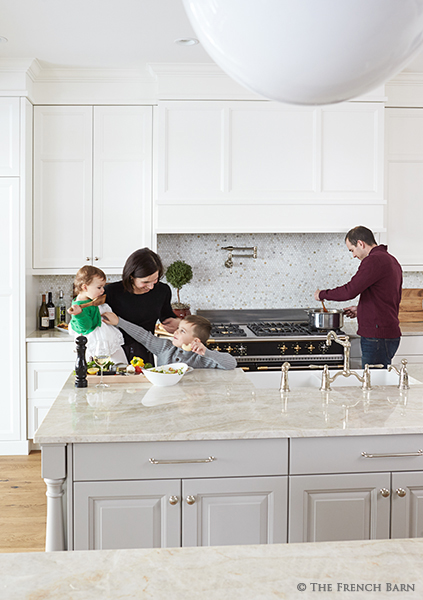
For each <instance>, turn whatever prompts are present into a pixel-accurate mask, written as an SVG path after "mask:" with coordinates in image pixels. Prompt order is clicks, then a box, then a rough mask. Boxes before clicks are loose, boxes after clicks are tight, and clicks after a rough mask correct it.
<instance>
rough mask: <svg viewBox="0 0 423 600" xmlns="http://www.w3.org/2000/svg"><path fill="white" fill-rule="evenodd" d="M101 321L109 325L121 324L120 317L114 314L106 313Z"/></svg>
mask: <svg viewBox="0 0 423 600" xmlns="http://www.w3.org/2000/svg"><path fill="white" fill-rule="evenodd" d="M101 320H102V321H103V322H104V323H107V325H117V324H118V323H119V317H118V316H117V315H115V313H112V312H105V313H103V314H102V315H101Z"/></svg>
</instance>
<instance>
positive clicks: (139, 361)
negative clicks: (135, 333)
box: [131, 356, 144, 367]
mask: <svg viewBox="0 0 423 600" xmlns="http://www.w3.org/2000/svg"><path fill="white" fill-rule="evenodd" d="M131 365H132V366H133V367H143V366H144V361H143V359H142V358H140V357H139V356H134V358H133V359H132V360H131Z"/></svg>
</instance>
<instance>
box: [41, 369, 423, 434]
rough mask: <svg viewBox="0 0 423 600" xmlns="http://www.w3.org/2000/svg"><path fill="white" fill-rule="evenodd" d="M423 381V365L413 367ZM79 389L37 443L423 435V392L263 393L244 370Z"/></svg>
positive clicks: (68, 395)
mask: <svg viewBox="0 0 423 600" xmlns="http://www.w3.org/2000/svg"><path fill="white" fill-rule="evenodd" d="M409 374H410V376H413V377H415V378H416V379H418V380H419V381H423V365H409ZM90 385H92V386H93V387H88V388H85V389H76V388H75V387H74V378H73V376H70V377H69V379H68V381H67V383H66V384H65V386H64V387H63V389H62V390H61V392H60V393H59V395H58V397H57V399H56V400H55V402H54V403H53V405H52V407H51V409H50V410H49V412H48V414H47V416H46V417H45V419H44V421H43V422H42V424H41V426H40V427H39V429H38V430H37V432H36V434H35V436H34V441H35V442H36V443H72V442H88V443H90V442H125V441H127V442H130V441H172V440H221V439H255V438H287V437H324V436H349V435H373V434H376V435H384V434H385V435H386V434H404V433H407V434H408V433H423V384H421V383H419V384H416V385H411V386H410V389H409V390H406V391H400V390H399V389H398V388H397V387H396V386H393V385H392V386H375V387H374V388H373V389H372V390H371V391H368V392H363V391H362V390H361V388H360V384H359V383H358V382H357V385H353V386H350V387H338V388H334V389H333V391H331V392H320V391H319V389H318V388H305V387H304V388H296V389H292V390H291V391H290V392H288V393H285V394H281V392H280V391H279V390H278V389H256V388H255V387H254V385H253V384H252V383H251V382H250V380H249V379H248V378H247V376H246V374H245V373H244V372H243V371H242V370H240V369H235V370H234V371H222V370H214V369H196V370H194V371H192V372H191V373H188V374H187V375H185V376H184V378H183V379H182V380H181V382H180V383H178V384H177V385H175V386H172V387H164V388H163V387H162V388H160V387H155V386H152V385H151V384H150V383H148V382H147V383H115V384H111V385H110V387H109V388H107V389H105V390H99V388H96V387H94V384H92V383H90Z"/></svg>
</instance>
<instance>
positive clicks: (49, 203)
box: [33, 106, 92, 270]
mask: <svg viewBox="0 0 423 600" xmlns="http://www.w3.org/2000/svg"><path fill="white" fill-rule="evenodd" d="M91 194H92V108H91V107H89V106H70V107H69V106H36V107H35V109H34V209H33V219H34V231H33V236H34V249H33V266H34V268H53V269H60V268H69V269H73V270H77V269H79V268H80V267H81V266H82V265H83V264H85V263H86V262H87V258H90V257H91V231H92V207H91Z"/></svg>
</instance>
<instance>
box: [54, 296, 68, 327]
mask: <svg viewBox="0 0 423 600" xmlns="http://www.w3.org/2000/svg"><path fill="white" fill-rule="evenodd" d="M59 323H66V304H65V300H64V298H63V290H60V292H59V302H58V304H57V307H56V324H57V325H59Z"/></svg>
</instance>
